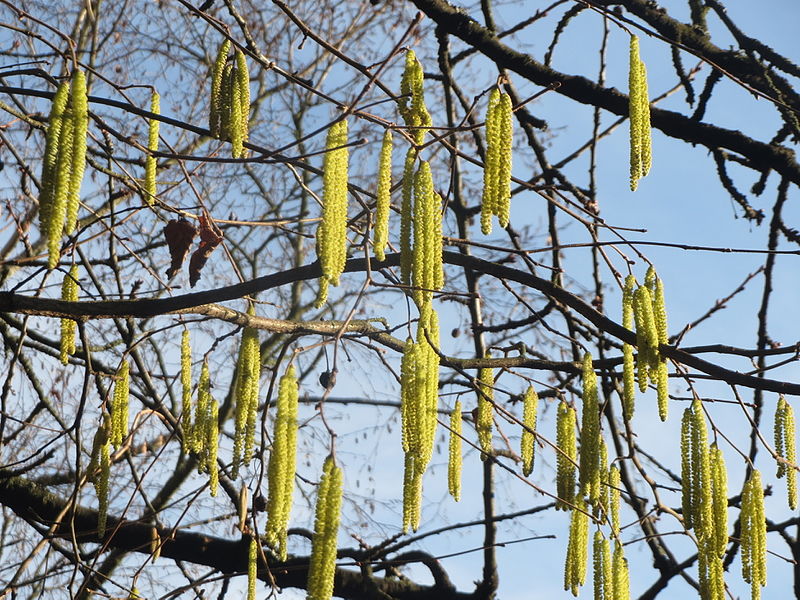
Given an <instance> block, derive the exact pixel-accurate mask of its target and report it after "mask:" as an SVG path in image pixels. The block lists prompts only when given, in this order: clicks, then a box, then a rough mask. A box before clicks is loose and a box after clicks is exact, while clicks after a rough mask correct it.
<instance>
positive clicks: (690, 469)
mask: <svg viewBox="0 0 800 600" xmlns="http://www.w3.org/2000/svg"><path fill="white" fill-rule="evenodd" d="M693 427H694V418H693V416H692V409H691V408H687V409H686V410H684V411H683V417H682V418H681V490H682V495H681V504H682V509H683V524H684V526H685V527H686V529H692V528H693V527H694V518H693V516H694V515H693V508H692V507H693V506H694V504H695V498H694V496H693V493H694V488H693V487H692V481H693V480H694V476H695V475H694V470H695V465H694V463H693V462H692V458H693V449H692V445H693V439H692V432H693Z"/></svg>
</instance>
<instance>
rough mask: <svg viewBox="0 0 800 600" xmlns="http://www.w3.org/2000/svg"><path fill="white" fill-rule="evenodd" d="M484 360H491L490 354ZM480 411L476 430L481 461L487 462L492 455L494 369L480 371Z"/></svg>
mask: <svg viewBox="0 0 800 600" xmlns="http://www.w3.org/2000/svg"><path fill="white" fill-rule="evenodd" d="M484 358H491V354H489V353H488V352H487V353H486V355H485V356H484ZM477 392H478V410H477V416H476V419H475V428H476V429H477V430H478V442H479V443H480V446H481V450H482V451H483V452H482V453H481V459H482V460H486V458H488V456H489V455H491V453H492V425H493V421H494V417H493V410H494V405H493V402H494V369H492V368H491V367H484V368H482V369H479V370H478V380H477Z"/></svg>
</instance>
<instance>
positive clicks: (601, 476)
mask: <svg viewBox="0 0 800 600" xmlns="http://www.w3.org/2000/svg"><path fill="white" fill-rule="evenodd" d="M597 454H598V459H597V470H596V471H595V473H594V475H593V476H592V480H591V485H590V487H589V501H590V502H591V504H592V507H593V508H594V515H595V516H599V515H600V513H601V510H602V511H604V512H606V513H607V512H608V502H609V496H608V449H607V448H606V442H605V440H603V438H602V437H601V436H598V452H597Z"/></svg>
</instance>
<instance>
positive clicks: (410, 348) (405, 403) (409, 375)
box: [400, 337, 419, 453]
mask: <svg viewBox="0 0 800 600" xmlns="http://www.w3.org/2000/svg"><path fill="white" fill-rule="evenodd" d="M417 354H418V351H417V345H416V344H415V343H414V340H413V339H412V338H410V337H409V338H407V339H406V343H405V346H404V347H403V358H402V360H401V362H400V422H401V426H400V430H401V441H402V444H403V452H406V453H408V452H410V451H411V448H412V447H415V445H416V441H415V440H416V436H417V434H418V432H417V431H415V427H414V425H415V423H416V422H417V421H418V419H419V416H418V415H417V414H416V411H417V410H418V406H417V393H416V392H417V375H418V369H417Z"/></svg>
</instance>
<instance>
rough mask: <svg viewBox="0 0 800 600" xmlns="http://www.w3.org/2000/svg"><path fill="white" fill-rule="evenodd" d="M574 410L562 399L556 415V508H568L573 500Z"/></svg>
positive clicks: (575, 445)
mask: <svg viewBox="0 0 800 600" xmlns="http://www.w3.org/2000/svg"><path fill="white" fill-rule="evenodd" d="M575 426H576V417H575V410H574V409H573V408H572V407H571V406H570V405H569V404H567V402H566V401H565V400H562V401H561V402H560V403H559V405H558V412H557V416H556V445H557V446H558V453H557V454H556V489H557V496H558V499H557V500H556V509H557V510H568V509H570V508H571V505H572V503H573V501H574V500H575V462H576V459H577V444H576V441H575Z"/></svg>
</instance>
